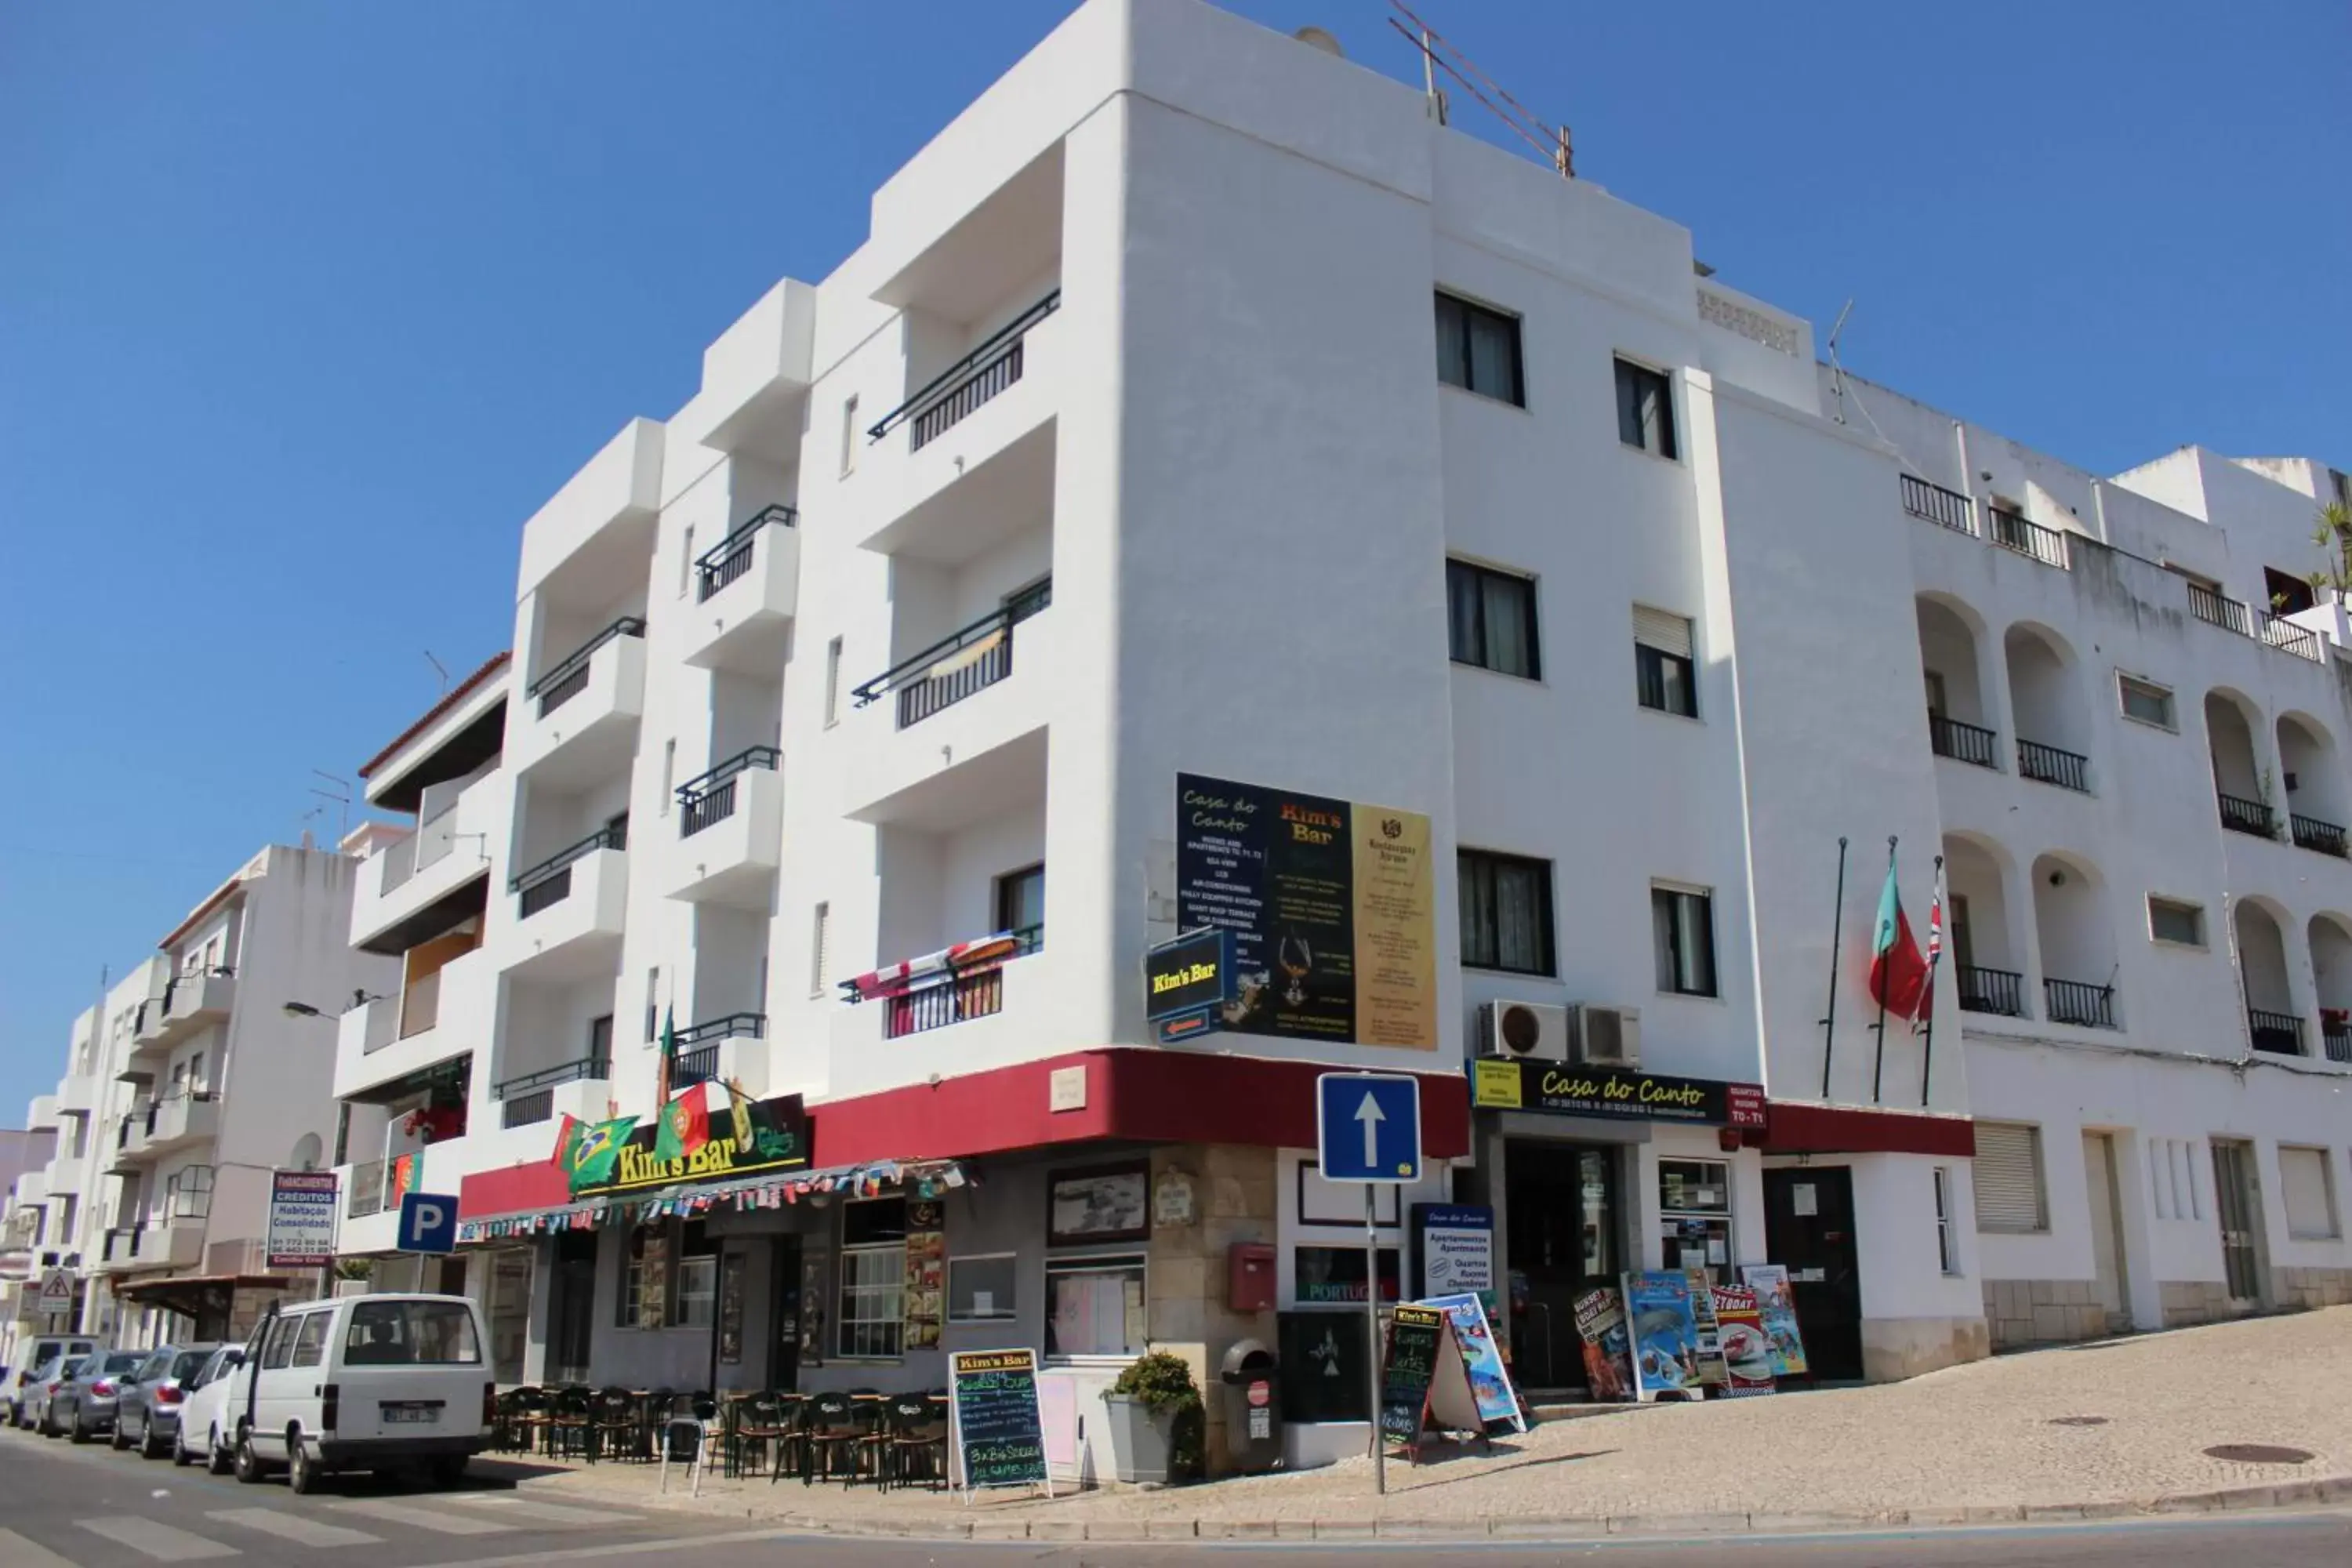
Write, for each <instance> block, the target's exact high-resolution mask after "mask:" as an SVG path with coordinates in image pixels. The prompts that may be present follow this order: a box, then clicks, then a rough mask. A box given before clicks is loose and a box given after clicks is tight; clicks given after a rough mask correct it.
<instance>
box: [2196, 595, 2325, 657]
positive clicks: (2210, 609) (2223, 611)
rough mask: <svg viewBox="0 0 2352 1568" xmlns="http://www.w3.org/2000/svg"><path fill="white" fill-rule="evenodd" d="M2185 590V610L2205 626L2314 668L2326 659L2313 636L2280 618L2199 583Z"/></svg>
mask: <svg viewBox="0 0 2352 1568" xmlns="http://www.w3.org/2000/svg"><path fill="white" fill-rule="evenodd" d="M2185 586H2186V587H2187V588H2188V590H2189V613H2190V614H2191V615H2193V616H2196V617H2197V618H2198V619H2199V620H2200V621H2203V622H2204V623H2205V624H2206V625H2208V626H2219V627H2221V629H2222V630H2223V631H2225V632H2235V633H2236V634H2237V635H2238V636H2240V637H2249V638H2252V640H2253V641H2255V642H2259V643H2262V644H2263V645H2265V646H2266V647H2274V648H2278V649H2280V650H2281V651H2283V652H2285V653H2291V654H2293V655H2294V656H2295V657H2296V658H2307V659H2309V660H2311V661H2312V662H2313V663H2314V664H2317V663H2320V662H2321V661H2323V660H2324V659H2325V658H2326V657H2327V656H2326V651H2325V650H2324V649H2323V648H2322V647H2320V637H2319V634H2318V633H2317V632H2315V631H2313V630H2311V629H2310V628H2309V627H2307V626H2296V625H2295V624H2294V622H2293V621H2290V620H2288V619H2286V618H2285V617H2284V616H2273V615H2272V614H2271V613H2270V612H2269V611H2267V610H2257V609H2255V608H2254V607H2253V606H2252V605H2248V604H2245V603H2243V602H2242V601H2240V600H2237V599H2232V598H2230V597H2228V596H2227V595H2222V594H2220V593H2217V592H2215V591H2214V590H2213V589H2211V588H2208V587H2206V586H2205V585H2204V584H2201V583H2189V584H2185Z"/></svg>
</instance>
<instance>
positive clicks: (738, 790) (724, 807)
mask: <svg viewBox="0 0 2352 1568" xmlns="http://www.w3.org/2000/svg"><path fill="white" fill-rule="evenodd" d="M783 760H784V755H783V753H782V752H780V751H778V750H777V749H776V748H775V747H773V746H753V747H751V749H749V750H748V751H744V752H738V753H737V754H735V755H734V756H731V757H730V758H728V759H727V760H726V761H725V762H723V763H719V765H718V766H717V767H715V768H712V769H711V770H710V771H709V772H708V773H704V774H702V775H701V776H700V777H699V778H694V779H689V780H688V781H687V782H686V783H685V784H680V785H678V786H677V843H676V844H674V845H671V846H668V847H666V849H665V853H664V859H663V863H662V875H663V888H662V891H663V893H664V894H665V895H667V897H669V898H673V899H687V900H694V901H696V902H699V903H715V904H727V905H731V906H735V907H738V908H742V909H754V910H761V911H763V912H764V911H765V910H766V909H767V907H768V901H769V889H770V887H771V885H772V882H773V880H774V879H775V875H776V866H777V862H778V859H779V858H780V857H781V855H782V847H783V831H784V827H783V824H784V777H783V774H782V773H779V772H778V771H777V770H778V769H779V768H781V767H782V765H783Z"/></svg>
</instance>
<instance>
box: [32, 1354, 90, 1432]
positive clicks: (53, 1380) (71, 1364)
mask: <svg viewBox="0 0 2352 1568" xmlns="http://www.w3.org/2000/svg"><path fill="white" fill-rule="evenodd" d="M86 1359H88V1358H86V1357H83V1356H78V1355H69V1356H52V1357H51V1358H50V1359H48V1360H47V1361H46V1362H43V1363H41V1364H40V1365H39V1366H37V1367H35V1368H34V1369H33V1376H32V1381H31V1382H29V1383H27V1384H25V1425H26V1426H30V1427H31V1428H32V1429H33V1430H34V1431H36V1432H38V1433H39V1434H40V1435H41V1436H44V1437H54V1436H58V1432H59V1428H58V1426H57V1424H56V1423H55V1422H54V1421H53V1420H51V1419H50V1415H51V1412H50V1409H49V1402H50V1401H51V1400H54V1399H55V1398H57V1396H58V1389H60V1388H63V1387H64V1386H65V1385H66V1384H67V1383H68V1381H69V1380H70V1379H71V1378H72V1377H73V1374H74V1373H78V1372H79V1371H80V1370H81V1366H82V1363H83V1362H84V1361H85V1360H86Z"/></svg>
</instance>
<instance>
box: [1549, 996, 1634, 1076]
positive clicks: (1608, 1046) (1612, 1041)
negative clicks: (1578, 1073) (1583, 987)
mask: <svg viewBox="0 0 2352 1568" xmlns="http://www.w3.org/2000/svg"><path fill="white" fill-rule="evenodd" d="M1560 1011H1562V1012H1564V1013H1566V1014H1567V1015H1568V1019H1567V1022H1568V1059H1569V1060H1570V1061H1571V1062H1574V1063H1575V1064H1576V1065H1577V1066H1579V1067H1588V1068H1637V1067H1640V1066H1641V1065H1642V1010H1641V1009H1640V1008H1639V1007H1613V1006H1611V1005H1608V1004H1607V1003H1604V1002H1579V1003H1578V1004H1577V1005H1575V1006H1573V1007H1566V1008H1562V1009H1560Z"/></svg>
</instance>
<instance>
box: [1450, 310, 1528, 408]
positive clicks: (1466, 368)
mask: <svg viewBox="0 0 2352 1568" xmlns="http://www.w3.org/2000/svg"><path fill="white" fill-rule="evenodd" d="M1437 379H1438V380H1440V381H1442V382H1444V384H1446V385H1448V386H1458V387H1460V388H1462V390H1463V391H1465V392H1475V393H1477V394H1478V395H1480V396H1482V397H1492V398H1496V399H1498V400H1500V401H1501V402H1504V403H1512V404H1517V405H1518V406H1520V407H1521V408H1525V407H1526V406H1527V405H1528V395H1527V385H1526V382H1525V379H1524V378H1523V377H1522V376H1521V374H1520V372H1519V319H1518V318H1517V316H1507V315H1505V314H1504V313H1503V312H1502V311H1500V310H1488V309H1486V306H1484V305H1474V304H1472V303H1470V301H1469V300H1457V299H1455V298H1454V296H1453V295H1451V294H1440V295H1439V296H1438V297H1437Z"/></svg>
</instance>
